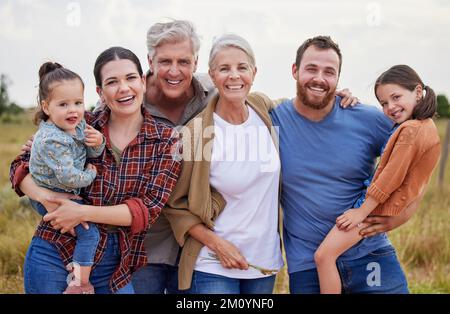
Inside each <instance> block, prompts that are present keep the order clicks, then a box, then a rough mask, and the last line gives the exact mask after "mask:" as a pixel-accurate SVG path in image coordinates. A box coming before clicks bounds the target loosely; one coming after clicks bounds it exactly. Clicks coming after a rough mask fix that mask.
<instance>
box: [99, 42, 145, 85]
mask: <svg viewBox="0 0 450 314" xmlns="http://www.w3.org/2000/svg"><path fill="white" fill-rule="evenodd" d="M122 59H126V60H130V61H131V62H133V63H134V64H135V65H136V68H137V70H138V73H139V75H140V76H142V75H143V71H142V66H141V62H140V61H139V58H138V57H137V56H136V55H135V54H134V53H133V52H132V51H131V50H129V49H126V48H122V47H111V48H108V49H106V50H105V51H103V52H102V53H101V54H100V55H99V56H98V57H97V60H95V65H94V77H95V84H96V85H97V86H98V87H101V86H102V75H101V71H102V68H103V66H104V65H105V64H107V63H108V62H110V61H114V60H122Z"/></svg>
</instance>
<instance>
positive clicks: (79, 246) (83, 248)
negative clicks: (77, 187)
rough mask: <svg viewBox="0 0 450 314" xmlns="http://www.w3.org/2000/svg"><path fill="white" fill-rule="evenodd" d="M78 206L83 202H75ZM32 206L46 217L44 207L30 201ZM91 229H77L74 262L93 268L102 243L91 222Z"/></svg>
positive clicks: (79, 226) (80, 227)
mask: <svg viewBox="0 0 450 314" xmlns="http://www.w3.org/2000/svg"><path fill="white" fill-rule="evenodd" d="M73 201H74V202H76V203H78V204H84V202H83V201H82V200H73ZM30 203H31V206H32V207H33V208H34V209H35V210H36V211H37V212H38V213H39V214H40V215H41V216H45V215H46V214H47V210H46V209H45V207H44V205H42V204H41V203H39V202H36V201H35V200H32V199H30ZM88 224H89V229H88V230H86V229H84V227H83V226H82V225H81V224H80V225H78V226H76V227H75V232H76V234H77V243H76V245H75V250H74V252H73V262H74V263H78V265H80V266H92V264H93V263H94V256H95V251H96V250H97V246H98V242H99V241H100V233H99V232H98V228H97V226H96V225H95V224H93V223H91V222H89V223H88Z"/></svg>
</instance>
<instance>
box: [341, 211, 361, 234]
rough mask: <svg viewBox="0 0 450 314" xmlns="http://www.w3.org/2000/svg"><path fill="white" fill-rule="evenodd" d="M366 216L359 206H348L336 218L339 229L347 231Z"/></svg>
mask: <svg viewBox="0 0 450 314" xmlns="http://www.w3.org/2000/svg"><path fill="white" fill-rule="evenodd" d="M365 218H366V216H365V215H364V213H363V212H362V211H361V210H359V208H350V209H349V210H347V211H346V212H345V213H343V214H342V215H340V216H339V217H338V218H337V219H336V226H337V227H338V229H339V230H344V231H349V230H350V229H352V228H354V227H356V226H357V225H359V224H360V223H361V222H362V221H363V220H364V219H365Z"/></svg>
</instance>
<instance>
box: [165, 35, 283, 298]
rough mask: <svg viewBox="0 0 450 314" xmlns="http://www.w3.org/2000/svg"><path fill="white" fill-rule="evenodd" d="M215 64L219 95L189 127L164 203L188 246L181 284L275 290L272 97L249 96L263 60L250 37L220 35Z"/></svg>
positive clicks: (277, 252) (276, 172)
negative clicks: (178, 169)
mask: <svg viewBox="0 0 450 314" xmlns="http://www.w3.org/2000/svg"><path fill="white" fill-rule="evenodd" d="M209 68H210V69H209V75H210V76H211V79H212V81H213V82H214V84H215V86H216V87H217V90H218V95H217V96H216V97H214V98H213V99H212V100H211V101H210V102H209V104H208V106H207V107H206V108H205V110H203V111H202V112H201V113H200V114H199V116H198V117H197V118H195V119H194V120H192V121H191V122H190V123H189V124H188V125H187V127H186V128H185V130H184V134H183V141H184V143H183V144H184V145H183V149H184V160H183V168H182V173H181V176H180V179H179V181H178V183H177V185H176V187H175V189H174V191H173V193H172V195H171V197H170V200H169V202H168V206H166V207H165V208H164V213H165V215H166V216H167V218H168V219H169V221H170V223H171V226H172V229H173V230H174V234H175V237H176V239H177V241H178V242H179V244H180V246H182V247H183V248H182V254H181V259H180V265H179V267H180V268H179V288H180V289H182V290H184V289H189V288H190V290H189V291H190V292H191V293H199V294H203V293H233V294H238V293H243V294H250V293H272V290H273V286H274V283H275V273H276V272H277V271H278V270H279V269H280V268H281V267H282V266H283V261H282V257H281V248H280V236H279V233H278V221H279V203H278V190H279V178H280V161H279V155H278V152H277V149H276V145H275V141H274V139H275V137H274V135H275V132H272V129H271V120H270V117H269V114H268V109H269V108H270V106H271V101H270V100H269V99H268V98H267V97H265V96H264V95H262V94H253V95H251V96H250V95H249V91H250V89H251V86H252V84H253V80H254V78H255V75H256V66H255V58H254V54H253V51H252V49H251V47H250V45H249V44H248V42H247V41H246V40H245V39H243V38H242V37H240V36H237V35H232V34H227V35H223V36H221V37H220V38H218V39H217V40H216V41H215V43H214V44H213V47H212V49H211V53H210V58H209ZM198 126H201V128H199V127H198Z"/></svg>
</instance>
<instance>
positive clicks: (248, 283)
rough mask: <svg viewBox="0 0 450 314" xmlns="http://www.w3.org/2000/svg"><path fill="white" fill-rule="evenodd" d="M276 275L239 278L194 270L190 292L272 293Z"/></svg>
mask: <svg viewBox="0 0 450 314" xmlns="http://www.w3.org/2000/svg"><path fill="white" fill-rule="evenodd" d="M274 285H275V275H272V276H268V277H263V278H257V279H237V278H229V277H225V276H220V275H215V274H209V273H205V272H201V271H196V270H194V274H193V276H192V284H191V288H190V289H189V290H188V293H190V294H271V293H272V291H273V287H274Z"/></svg>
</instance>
